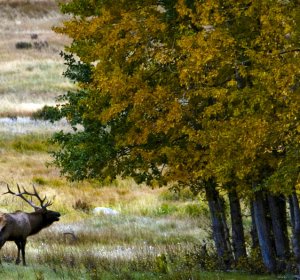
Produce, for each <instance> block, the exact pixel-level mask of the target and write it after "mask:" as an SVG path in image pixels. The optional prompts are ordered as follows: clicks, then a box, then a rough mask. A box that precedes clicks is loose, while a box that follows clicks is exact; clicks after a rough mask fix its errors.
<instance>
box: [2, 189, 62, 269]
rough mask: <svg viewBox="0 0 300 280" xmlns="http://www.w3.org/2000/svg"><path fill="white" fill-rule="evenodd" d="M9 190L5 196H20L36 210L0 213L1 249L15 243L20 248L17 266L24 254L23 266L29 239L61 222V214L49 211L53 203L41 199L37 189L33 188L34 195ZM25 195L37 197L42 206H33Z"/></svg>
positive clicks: (24, 191)
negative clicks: (10, 242)
mask: <svg viewBox="0 0 300 280" xmlns="http://www.w3.org/2000/svg"><path fill="white" fill-rule="evenodd" d="M7 190H8V191H7V192H6V193H5V194H8V193H9V194H12V195H15V196H18V197H20V198H22V199H23V200H25V201H26V202H27V203H28V204H29V205H30V206H32V207H33V208H34V212H32V213H26V212H22V211H16V212H14V213H0V249H1V248H2V246H3V245H4V244H5V242H6V241H14V242H15V243H16V245H17V247H18V256H17V259H16V264H19V263H20V261H21V260H20V253H22V260H23V265H26V260H25V246H26V240H27V237H28V236H30V235H33V234H36V233H38V232H39V231H40V230H42V229H43V228H46V227H48V226H50V225H51V224H52V223H54V222H56V221H59V217H60V213H58V212H55V211H51V210H48V209H47V207H48V206H50V205H52V202H49V201H46V197H44V198H43V199H41V197H40V196H39V194H38V193H37V191H36V189H35V187H33V190H34V192H33V193H29V192H27V191H26V190H25V189H24V188H23V191H21V189H20V187H19V186H18V191H19V193H14V192H12V191H11V190H10V188H9V186H8V185H7ZM24 195H29V196H31V198H32V197H36V198H37V199H38V200H39V202H40V206H36V205H35V204H33V202H32V200H31V201H30V200H28V199H27V198H26V197H25V196H24Z"/></svg>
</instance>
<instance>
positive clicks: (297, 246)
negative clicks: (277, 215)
mask: <svg viewBox="0 0 300 280" xmlns="http://www.w3.org/2000/svg"><path fill="white" fill-rule="evenodd" d="M289 203H290V210H291V219H292V231H293V236H292V245H293V252H294V256H295V259H296V263H297V267H298V273H299V274H300V209H299V201H298V197H297V194H296V192H295V191H294V192H293V194H292V195H291V196H290V197H289Z"/></svg>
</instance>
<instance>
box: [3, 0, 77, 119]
mask: <svg viewBox="0 0 300 280" xmlns="http://www.w3.org/2000/svg"><path fill="white" fill-rule="evenodd" d="M0 17H1V25H0V63H1V67H0V98H1V104H0V116H3V115H19V116H20V115H22V116H25V115H30V114H31V113H32V112H34V111H36V110H37V109H39V108H41V107H42V106H44V105H46V104H47V105H53V104H54V103H55V98H56V97H57V96H58V95H61V94H62V93H64V92H66V91H67V90H69V89H70V88H72V87H73V85H72V84H71V83H70V82H69V81H68V80H66V79H65V78H64V77H63V76H62V73H63V71H64V69H65V68H64V65H63V60H62V58H61V57H60V55H59V53H60V51H61V50H63V49H64V46H65V45H67V43H68V42H69V40H68V38H66V37H63V36H61V35H58V34H56V33H54V32H53V31H52V30H51V28H52V27H53V26H56V25H59V24H60V23H61V22H62V21H63V19H64V16H62V15H61V14H60V13H59V10H58V6H57V3H56V1H54V0H53V1H41V0H40V1H25V0H24V1H21V0H19V1H14V0H10V1H3V0H2V1H0ZM32 36H37V38H35V37H32ZM20 42H25V43H30V44H32V46H33V47H32V48H31V49H18V48H16V44H17V43H20ZM35 44H36V45H35ZM39 46H41V47H39Z"/></svg>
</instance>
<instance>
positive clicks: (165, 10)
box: [53, 0, 300, 271]
mask: <svg viewBox="0 0 300 280" xmlns="http://www.w3.org/2000/svg"><path fill="white" fill-rule="evenodd" d="M62 11H63V12H65V13H69V14H71V15H73V18H71V19H70V20H68V21H66V22H65V23H64V26H63V27H60V28H56V31H57V32H60V33H63V34H66V35H68V36H70V37H71V38H72V39H73V41H72V44H71V45H70V46H68V48H67V51H68V52H70V53H71V54H74V55H75V56H76V57H78V58H79V62H76V61H75V60H74V58H73V56H72V55H71V56H65V58H66V63H67V64H68V66H69V68H68V69H69V70H68V71H67V73H66V75H67V76H69V77H70V78H71V79H73V80H75V81H76V82H77V83H78V86H79V90H78V91H76V92H71V93H68V94H66V95H65V96H64V97H63V100H64V101H65V102H66V103H63V105H61V108H60V110H59V113H60V115H61V116H66V117H67V118H68V120H69V121H70V123H71V124H72V125H73V126H74V128H75V127H76V125H77V124H80V125H82V126H83V128H84V130H83V131H75V133H68V134H65V133H58V134H56V135H55V136H54V138H53V139H54V141H56V142H57V143H59V144H60V146H61V149H60V150H59V151H57V152H55V153H54V158H55V163H56V164H57V165H58V166H59V167H61V168H62V172H63V173H64V174H66V175H68V176H69V177H70V178H71V179H74V180H82V179H85V178H97V179H100V180H106V179H113V178H115V177H116V176H117V175H122V176H133V177H134V178H135V179H136V180H137V181H138V182H147V183H148V184H159V185H162V184H165V183H167V182H170V181H172V182H179V183H181V184H183V185H189V186H191V187H192V188H194V189H198V190H199V189H203V190H204V191H206V196H207V198H208V201H209V205H210V209H211V216H212V221H213V224H214V225H215V227H214V234H215V236H221V239H224V240H225V239H226V227H227V225H226V222H225V220H224V218H222V217H225V214H224V212H223V211H224V210H222V207H219V206H220V199H219V197H218V189H222V190H224V191H226V192H228V193H229V195H230V197H231V206H232V212H231V213H232V215H236V217H237V219H239V220H240V221H241V215H240V214H239V210H238V209H239V205H238V204H239V199H236V198H239V197H247V198H250V199H252V200H253V206H254V207H253V209H254V215H255V217H256V219H255V223H256V229H257V232H258V239H259V244H260V247H261V251H262V256H263V260H264V263H265V265H266V267H267V269H268V270H269V271H275V270H276V260H275V252H274V249H273V248H272V244H271V240H269V236H268V231H267V224H266V213H265V210H264V209H265V206H266V205H267V200H266V199H265V198H266V197H267V196H268V195H269V194H270V193H273V194H282V195H290V194H292V193H293V189H294V186H295V182H296V181H297V178H298V175H299V157H298V156H296V157H295V151H296V152H297V153H298V151H299V146H298V144H297V143H299V130H300V129H299V122H298V120H299V112H300V111H299V104H300V103H299V87H298V80H299V65H300V64H299V56H298V55H299V48H298V45H297V44H298V42H299V32H298V30H297V28H296V27H297V26H296V25H297V24H296V23H297V20H298V17H299V15H298V14H299V4H298V3H297V2H296V1H275V2H274V1H270V0H263V1H258V0H257V1H256V0H255V1H246V0H243V1H239V2H238V3H237V2H236V1H233V0H226V1H219V0H218V1H217V0H212V1H191V0H190V1H185V0H178V1H175V0H165V1H154V0H146V1H131V0H124V1H88V0H73V1H70V2H69V3H67V4H64V5H62ZM291 159H293V160H295V161H293V162H296V166H294V165H293V164H291V162H292V161H291ZM281 174H284V176H293V177H292V178H291V182H294V184H293V185H291V184H286V182H282V176H281ZM283 186H284V187H283ZM270 201H271V199H270ZM270 205H271V202H270ZM234 209H235V210H234ZM215 214H217V215H215ZM240 224H242V223H240ZM276 230H277V229H276V228H274V231H273V233H275V231H276ZM233 232H234V234H236V233H237V232H239V237H238V238H235V237H234V238H233V241H234V242H235V245H236V246H233V247H234V252H235V253H236V259H238V256H239V254H242V255H243V254H244V252H245V250H244V248H242V247H243V246H241V243H244V240H243V237H242V235H243V233H242V230H241V229H239V230H237V229H233ZM218 234H219V235H218ZM276 237H277V236H276ZM221 239H220V240H221ZM220 240H217V239H216V238H215V241H216V242H215V243H216V246H217V251H218V252H219V256H220V257H221V258H223V259H226V258H227V260H226V261H225V262H226V263H230V262H231V261H230V258H231V257H229V259H228V256H230V255H231V252H230V248H229V247H230V246H227V248H226V246H225V247H224V248H222V246H223V245H224V244H225V243H226V242H227V241H224V242H225V243H224V244H223V245H220V244H222V242H223V241H220ZM275 240H276V238H275ZM218 244H219V245H218ZM238 244H239V245H238ZM238 248H240V249H239V250H238ZM238 251H239V252H238Z"/></svg>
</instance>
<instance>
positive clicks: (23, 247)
mask: <svg viewBox="0 0 300 280" xmlns="http://www.w3.org/2000/svg"><path fill="white" fill-rule="evenodd" d="M25 246H26V239H25V240H22V241H21V251H22V259H23V265H24V266H25V265H26V261H25Z"/></svg>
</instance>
